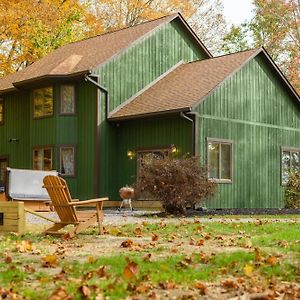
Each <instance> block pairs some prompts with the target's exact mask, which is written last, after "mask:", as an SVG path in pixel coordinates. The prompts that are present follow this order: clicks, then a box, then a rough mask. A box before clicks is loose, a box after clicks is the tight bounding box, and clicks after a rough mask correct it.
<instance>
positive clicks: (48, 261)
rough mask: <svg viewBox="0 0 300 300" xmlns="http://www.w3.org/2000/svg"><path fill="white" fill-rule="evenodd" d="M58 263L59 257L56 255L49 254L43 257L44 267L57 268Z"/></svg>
mask: <svg viewBox="0 0 300 300" xmlns="http://www.w3.org/2000/svg"><path fill="white" fill-rule="evenodd" d="M57 265H58V259H57V256H56V255H53V254H49V255H46V256H45V257H42V267H44V268H55V267H57Z"/></svg>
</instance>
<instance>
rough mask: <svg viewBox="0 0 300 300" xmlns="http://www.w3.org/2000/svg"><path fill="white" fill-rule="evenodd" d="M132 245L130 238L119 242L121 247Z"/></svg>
mask: <svg viewBox="0 0 300 300" xmlns="http://www.w3.org/2000/svg"><path fill="white" fill-rule="evenodd" d="M132 246H133V240H130V239H128V240H125V241H123V242H122V243H121V247H122V248H130V247H132Z"/></svg>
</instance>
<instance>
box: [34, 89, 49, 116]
mask: <svg viewBox="0 0 300 300" xmlns="http://www.w3.org/2000/svg"><path fill="white" fill-rule="evenodd" d="M52 115H53V88H52V87H44V88H40V89H35V90H33V117H34V118H43V117H48V116H52Z"/></svg>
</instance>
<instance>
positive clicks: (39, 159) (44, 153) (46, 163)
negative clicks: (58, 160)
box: [32, 148, 53, 171]
mask: <svg viewBox="0 0 300 300" xmlns="http://www.w3.org/2000/svg"><path fill="white" fill-rule="evenodd" d="M32 165H33V169H34V170H45V171H50V170H52V169H53V166H52V148H37V149H34V150H33V164H32Z"/></svg>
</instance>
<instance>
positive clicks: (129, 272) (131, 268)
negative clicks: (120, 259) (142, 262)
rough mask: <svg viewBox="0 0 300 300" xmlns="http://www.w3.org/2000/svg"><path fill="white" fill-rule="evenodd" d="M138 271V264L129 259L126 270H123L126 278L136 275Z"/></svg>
mask: <svg viewBox="0 0 300 300" xmlns="http://www.w3.org/2000/svg"><path fill="white" fill-rule="evenodd" d="M137 273H138V264H137V263H135V262H133V261H129V260H128V264H127V266H126V267H125V268H124V272H123V274H124V277H125V278H126V279H131V278H132V277H135V275H136V274H137Z"/></svg>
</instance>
